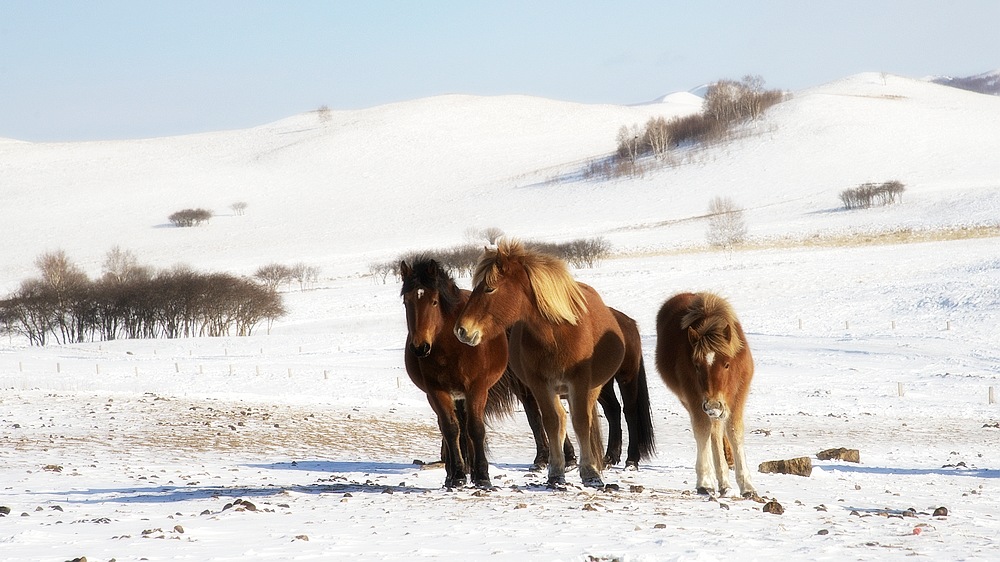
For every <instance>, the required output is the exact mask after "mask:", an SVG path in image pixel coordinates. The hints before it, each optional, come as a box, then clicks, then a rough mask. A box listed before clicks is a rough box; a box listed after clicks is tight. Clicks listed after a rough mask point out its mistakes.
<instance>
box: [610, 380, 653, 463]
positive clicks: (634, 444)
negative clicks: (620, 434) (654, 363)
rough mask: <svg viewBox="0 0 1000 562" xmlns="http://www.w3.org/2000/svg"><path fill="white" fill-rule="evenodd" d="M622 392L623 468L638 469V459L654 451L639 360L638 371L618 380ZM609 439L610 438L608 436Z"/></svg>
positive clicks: (650, 409)
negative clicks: (625, 432)
mask: <svg viewBox="0 0 1000 562" xmlns="http://www.w3.org/2000/svg"><path fill="white" fill-rule="evenodd" d="M618 390H619V391H620V392H621V394H622V407H623V409H624V411H625V423H626V425H627V426H628V457H626V458H625V470H639V461H640V460H643V459H648V458H649V457H651V456H653V454H654V453H655V451H656V437H655V436H654V435H653V410H652V408H651V407H650V404H649V387H648V386H647V385H646V367H645V365H643V362H642V361H641V360H640V361H639V371H638V372H637V373H636V376H634V377H632V378H631V380H629V381H628V382H621V381H619V382H618ZM609 440H610V438H609Z"/></svg>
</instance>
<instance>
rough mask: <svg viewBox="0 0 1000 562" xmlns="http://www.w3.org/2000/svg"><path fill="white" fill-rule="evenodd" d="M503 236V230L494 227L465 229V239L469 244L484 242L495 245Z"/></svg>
mask: <svg viewBox="0 0 1000 562" xmlns="http://www.w3.org/2000/svg"><path fill="white" fill-rule="evenodd" d="M502 236H503V229H502V228H499V227H496V226H488V227H486V228H476V227H469V228H467V229H465V239H466V241H468V242H470V243H478V242H486V243H487V244H496V243H497V240H499V239H500V238H501V237H502Z"/></svg>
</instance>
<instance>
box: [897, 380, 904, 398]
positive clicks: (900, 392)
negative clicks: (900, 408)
mask: <svg viewBox="0 0 1000 562" xmlns="http://www.w3.org/2000/svg"><path fill="white" fill-rule="evenodd" d="M896 392H897V393H899V395H900V396H903V383H901V382H897V383H896Z"/></svg>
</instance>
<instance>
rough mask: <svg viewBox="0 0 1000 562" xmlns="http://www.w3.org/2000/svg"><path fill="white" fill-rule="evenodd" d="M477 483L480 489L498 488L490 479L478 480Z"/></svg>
mask: <svg viewBox="0 0 1000 562" xmlns="http://www.w3.org/2000/svg"><path fill="white" fill-rule="evenodd" d="M475 485H476V488H479V489H480V490H490V491H492V490H496V486H494V485H493V482H490V481H489V479H486V480H476V481H475Z"/></svg>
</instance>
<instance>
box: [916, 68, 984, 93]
mask: <svg viewBox="0 0 1000 562" xmlns="http://www.w3.org/2000/svg"><path fill="white" fill-rule="evenodd" d="M931 81H933V82H935V83H937V84H942V85H944V86H952V87H955V88H961V89H963V90H969V91H970V92H978V93H980V94H989V95H993V96H1000V69H998V70H993V71H991V72H984V73H982V74H976V75H974V76H964V77H960V78H955V77H951V76H938V77H934V78H931Z"/></svg>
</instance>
